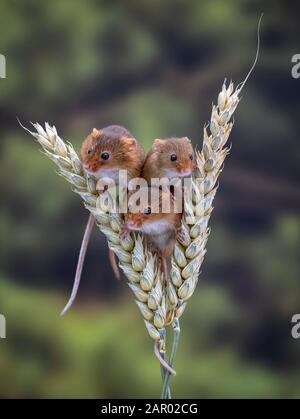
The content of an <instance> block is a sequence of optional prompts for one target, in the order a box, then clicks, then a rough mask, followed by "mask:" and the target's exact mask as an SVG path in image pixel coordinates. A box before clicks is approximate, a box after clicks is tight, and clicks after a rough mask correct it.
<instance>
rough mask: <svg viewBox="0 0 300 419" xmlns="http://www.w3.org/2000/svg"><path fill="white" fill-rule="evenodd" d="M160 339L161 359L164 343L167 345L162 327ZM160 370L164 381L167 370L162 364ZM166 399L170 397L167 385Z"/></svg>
mask: <svg viewBox="0 0 300 419" xmlns="http://www.w3.org/2000/svg"><path fill="white" fill-rule="evenodd" d="M161 340H162V344H161V346H160V355H161V357H162V358H163V359H166V345H167V340H166V329H163V330H162V331H161ZM160 371H161V378H162V382H163V383H164V381H165V375H166V372H167V371H166V370H165V369H164V367H163V366H162V365H161V366H160ZM166 399H171V391H170V388H169V387H168V388H167V394H166Z"/></svg>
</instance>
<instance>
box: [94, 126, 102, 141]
mask: <svg viewBox="0 0 300 419" xmlns="http://www.w3.org/2000/svg"><path fill="white" fill-rule="evenodd" d="M100 135H101V132H100V131H99V130H98V129H97V128H93V131H92V137H93V138H94V139H95V140H97V138H99V137H100Z"/></svg>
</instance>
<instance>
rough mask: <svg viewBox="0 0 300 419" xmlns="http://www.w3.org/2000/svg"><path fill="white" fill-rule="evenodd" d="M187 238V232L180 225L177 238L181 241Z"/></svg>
mask: <svg viewBox="0 0 300 419" xmlns="http://www.w3.org/2000/svg"><path fill="white" fill-rule="evenodd" d="M185 239H186V236H185V232H184V230H182V228H181V227H179V228H178V229H177V230H176V240H177V241H179V242H184V241H185Z"/></svg>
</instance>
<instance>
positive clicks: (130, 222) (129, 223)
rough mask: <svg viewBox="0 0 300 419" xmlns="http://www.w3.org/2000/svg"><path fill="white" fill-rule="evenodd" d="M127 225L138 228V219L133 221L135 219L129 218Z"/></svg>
mask: <svg viewBox="0 0 300 419" xmlns="http://www.w3.org/2000/svg"><path fill="white" fill-rule="evenodd" d="M127 225H128V228H136V227H137V223H136V221H133V220H128V221H127Z"/></svg>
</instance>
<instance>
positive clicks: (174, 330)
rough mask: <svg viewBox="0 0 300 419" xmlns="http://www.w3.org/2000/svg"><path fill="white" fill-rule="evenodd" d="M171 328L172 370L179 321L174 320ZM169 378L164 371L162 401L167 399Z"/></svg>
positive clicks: (167, 372) (178, 335)
mask: <svg viewBox="0 0 300 419" xmlns="http://www.w3.org/2000/svg"><path fill="white" fill-rule="evenodd" d="M172 326H173V344H172V351H171V357H170V363H169V365H170V367H172V368H173V366H174V362H175V357H176V352H177V349H178V344H179V338H180V324H179V320H178V319H174V320H173V323H172ZM170 376H171V374H170V373H169V371H165V378H164V384H163V389H162V393H161V398H162V399H165V398H167V394H168V389H169V382H170Z"/></svg>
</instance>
